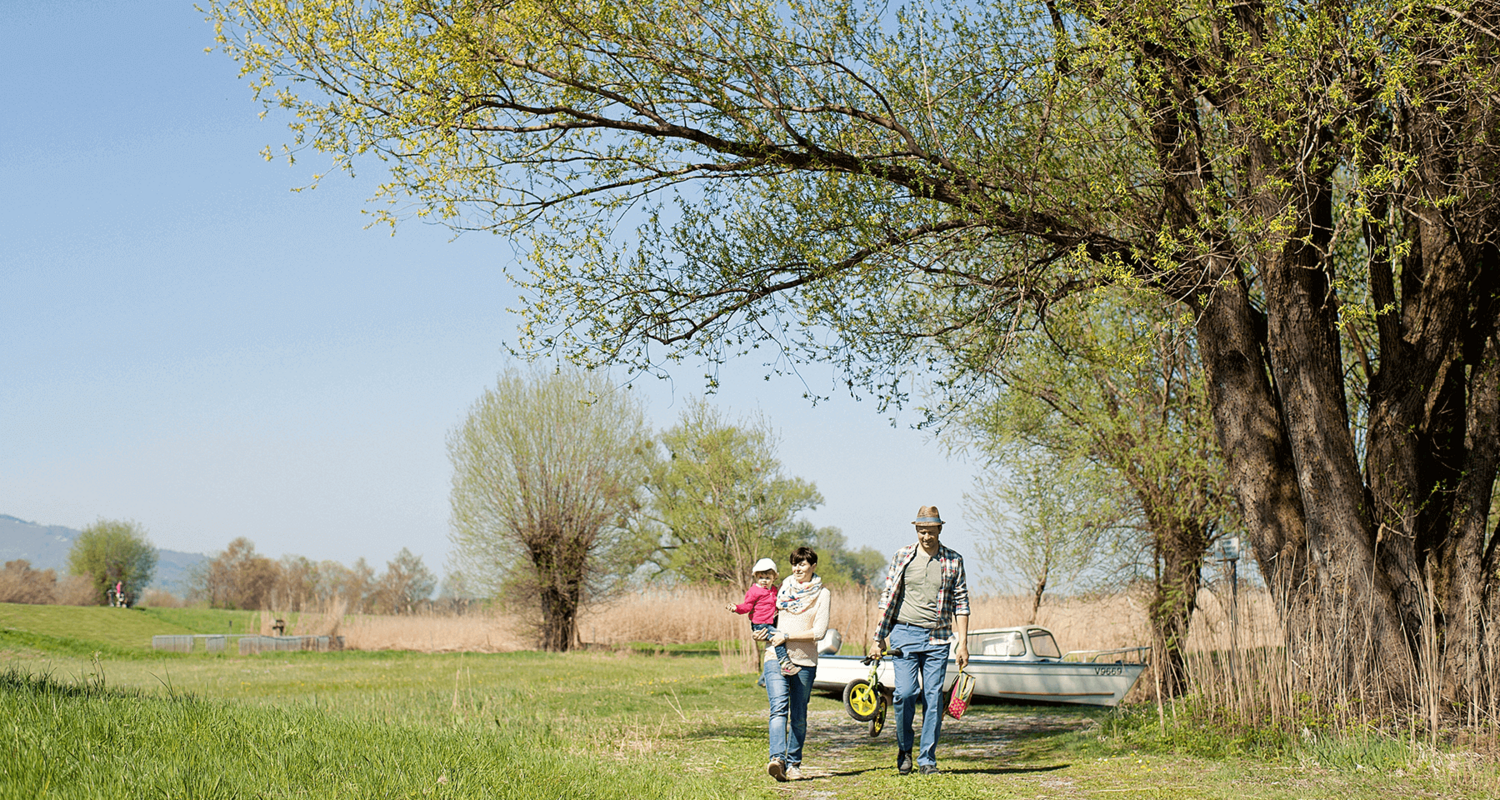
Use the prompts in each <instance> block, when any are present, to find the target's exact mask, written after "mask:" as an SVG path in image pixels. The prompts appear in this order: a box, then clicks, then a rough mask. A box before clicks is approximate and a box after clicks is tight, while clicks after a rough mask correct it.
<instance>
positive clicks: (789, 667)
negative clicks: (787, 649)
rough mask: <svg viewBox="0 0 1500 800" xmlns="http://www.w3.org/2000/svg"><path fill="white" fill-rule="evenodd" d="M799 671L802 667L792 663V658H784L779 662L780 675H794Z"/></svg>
mask: <svg viewBox="0 0 1500 800" xmlns="http://www.w3.org/2000/svg"><path fill="white" fill-rule="evenodd" d="M801 671H802V668H801V667H799V666H797V665H796V664H793V663H792V660H791V659H790V658H788V659H784V660H783V661H782V662H781V674H782V675H796V674H797V673H799V672H801Z"/></svg>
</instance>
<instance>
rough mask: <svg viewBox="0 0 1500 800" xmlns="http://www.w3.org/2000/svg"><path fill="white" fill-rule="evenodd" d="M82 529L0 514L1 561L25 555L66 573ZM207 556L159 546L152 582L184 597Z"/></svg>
mask: <svg viewBox="0 0 1500 800" xmlns="http://www.w3.org/2000/svg"><path fill="white" fill-rule="evenodd" d="M79 533H81V531H76V530H73V529H72V528H64V527H63V526H61V525H38V524H37V523H35V522H27V521H26V520H24V519H18V518H16V517H12V516H10V515H9V514H0V564H3V563H5V562H6V561H14V560H16V559H18V558H24V559H26V560H27V561H29V562H31V566H32V568H33V569H52V570H57V574H59V575H65V574H67V572H68V551H70V550H72V549H73V540H74V539H77V538H78V534H79ZM206 560H208V556H205V555H203V554H202V553H182V552H178V551H176V550H162V549H157V551H156V577H155V578H153V579H152V580H151V586H152V587H154V588H157V589H163V590H166V591H168V592H171V593H172V594H175V595H178V596H179V597H180V596H181V595H182V594H183V592H184V591H185V590H186V589H187V577H188V570H189V569H190V568H191V567H192V566H193V565H194V564H197V563H198V562H200V561H206Z"/></svg>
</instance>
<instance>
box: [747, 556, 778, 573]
mask: <svg viewBox="0 0 1500 800" xmlns="http://www.w3.org/2000/svg"><path fill="white" fill-rule="evenodd" d="M750 571H751V572H775V571H776V562H775V561H772V560H771V559H769V558H762V559H761V560H759V561H757V562H755V566H754V567H751V568H750Z"/></svg>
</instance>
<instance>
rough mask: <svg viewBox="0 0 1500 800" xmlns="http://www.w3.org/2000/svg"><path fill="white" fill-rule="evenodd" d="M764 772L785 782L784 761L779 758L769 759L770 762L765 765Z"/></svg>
mask: <svg viewBox="0 0 1500 800" xmlns="http://www.w3.org/2000/svg"><path fill="white" fill-rule="evenodd" d="M766 772H767V773H768V774H769V775H770V776H771V777H773V778H775V779H776V780H778V781H781V782H782V783H786V763H785V762H783V761H782V760H781V759H779V758H773V759H771V763H769V764H767V765H766Z"/></svg>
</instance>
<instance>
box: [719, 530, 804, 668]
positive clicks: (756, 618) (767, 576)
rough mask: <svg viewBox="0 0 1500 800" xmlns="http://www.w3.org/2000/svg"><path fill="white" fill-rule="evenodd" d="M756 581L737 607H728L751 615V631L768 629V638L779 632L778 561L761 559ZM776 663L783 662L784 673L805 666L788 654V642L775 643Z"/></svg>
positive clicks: (755, 572)
mask: <svg viewBox="0 0 1500 800" xmlns="http://www.w3.org/2000/svg"><path fill="white" fill-rule="evenodd" d="M751 572H752V573H753V574H754V575H755V583H754V585H752V586H751V587H750V588H749V589H748V590H746V591H745V600H744V602H742V603H740V604H739V605H737V606H729V607H728V608H729V610H730V611H733V612H734V613H736V614H749V615H750V630H752V631H765V632H766V639H767V641H769V640H770V639H771V637H774V636H777V635H779V634H780V633H781V632H780V631H778V630H776V562H775V561H772V560H771V559H769V558H762V559H761V560H759V561H757V562H755V568H754V569H752V570H751ZM776 662H777V663H778V664H780V665H781V674H782V675H796V674H797V673H798V672H801V671H802V668H801V667H799V666H797V665H796V664H793V663H792V660H791V659H790V658H788V657H787V654H786V645H784V644H779V645H776Z"/></svg>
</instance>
